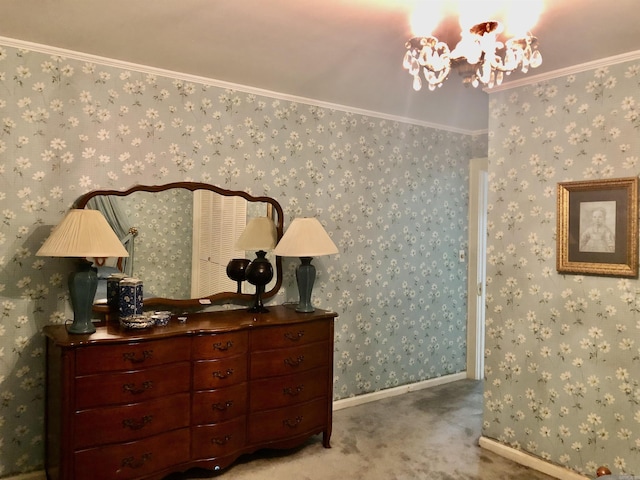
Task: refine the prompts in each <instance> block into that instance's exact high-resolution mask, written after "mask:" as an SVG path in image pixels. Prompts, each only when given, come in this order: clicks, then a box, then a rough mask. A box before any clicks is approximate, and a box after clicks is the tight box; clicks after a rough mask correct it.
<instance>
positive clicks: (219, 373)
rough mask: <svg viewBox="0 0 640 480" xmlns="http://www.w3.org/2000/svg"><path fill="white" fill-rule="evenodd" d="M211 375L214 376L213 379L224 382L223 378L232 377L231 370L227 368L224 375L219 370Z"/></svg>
mask: <svg viewBox="0 0 640 480" xmlns="http://www.w3.org/2000/svg"><path fill="white" fill-rule="evenodd" d="M212 375H213V376H214V378H219V379H220V380H224V379H225V378H227V377H230V376H231V375H233V369H232V368H229V369H228V370H227V372H226V373H223V372H221V371H220V370H216V371H215V372H213V374H212Z"/></svg>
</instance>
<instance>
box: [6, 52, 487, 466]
mask: <svg viewBox="0 0 640 480" xmlns="http://www.w3.org/2000/svg"><path fill="white" fill-rule="evenodd" d="M45 50H46V49H45ZM93 60H95V59H87V57H86V56H80V55H75V56H74V55H69V56H66V57H64V56H60V55H52V54H51V53H50V52H46V51H43V52H39V51H33V50H26V49H20V48H15V47H12V46H11V47H10V46H6V47H0V88H1V89H2V91H3V94H2V96H1V97H0V119H1V122H2V127H1V129H0V155H1V160H0V212H2V224H1V225H0V268H2V273H3V274H2V280H1V282H0V296H1V298H0V302H1V303H2V322H1V323H0V465H1V466H0V476H2V475H7V474H9V473H15V472H26V471H30V470H34V469H38V468H42V464H43V442H44V438H43V435H44V432H43V416H44V407H43V403H44V399H43V396H44V387H43V381H44V375H45V374H44V372H45V358H44V341H43V338H42V336H41V334H40V331H41V329H42V327H43V326H44V325H46V324H49V323H62V322H65V319H66V318H68V317H69V314H70V312H69V308H68V306H67V301H66V295H67V293H66V286H65V283H66V278H65V277H66V275H67V272H68V271H69V270H70V269H72V268H73V265H72V263H71V262H70V261H68V260H61V259H48V258H40V257H35V256H34V254H35V252H36V251H37V249H38V247H39V245H40V243H41V242H42V241H43V240H44V238H45V237H46V236H47V233H48V232H49V230H50V228H51V226H52V225H55V224H56V223H57V222H58V221H59V220H60V219H61V218H62V216H63V213H64V212H65V210H66V209H67V208H68V207H69V206H70V205H71V204H72V202H73V201H74V200H75V199H76V198H77V197H78V196H79V195H81V194H82V193H85V192H87V191H89V190H92V189H96V188H117V189H126V188H128V187H130V186H131V185H133V184H136V183H147V184H160V183H169V182H175V181H185V180H194V181H202V182H208V183H212V184H216V185H219V186H222V187H225V188H229V189H233V190H245V191H247V192H249V193H252V194H253V195H268V196H271V197H274V198H276V199H277V200H278V201H279V202H280V203H281V204H282V206H283V208H284V211H285V217H286V218H285V228H286V226H288V224H289V223H290V222H291V220H292V219H293V218H295V217H298V216H317V217H318V218H319V219H320V220H321V221H322V222H323V224H324V225H325V227H326V229H327V231H328V232H329V233H330V234H331V235H332V237H333V240H334V241H335V243H336V244H337V245H338V247H339V249H340V253H339V254H338V255H332V256H329V257H322V258H319V259H316V260H317V261H315V262H314V263H315V264H316V267H317V269H318V279H317V281H316V285H315V287H314V298H313V301H314V303H315V305H316V306H317V307H318V308H327V309H332V310H335V311H337V312H338V313H339V315H340V316H339V318H338V320H337V323H336V335H335V379H334V380H335V391H334V392H335V393H334V396H335V398H336V399H339V398H345V397H349V396H353V395H359V394H363V393H367V392H373V391H375V390H380V389H384V388H389V387H394V386H397V385H402V384H407V383H410V382H417V381H420V380H425V379H429V378H433V377H437V376H442V375H446V374H451V373H455V372H460V371H462V370H464V368H465V348H466V284H467V282H466V265H464V264H461V263H460V262H458V260H457V252H458V251H459V250H461V249H464V248H466V243H467V196H468V194H467V192H468V186H467V184H468V159H469V158H470V157H471V155H472V152H474V151H482V150H483V148H484V149H486V139H484V138H482V137H479V138H476V137H474V136H472V135H468V134H463V133H454V132H449V131H444V130H439V129H435V128H432V127H427V126H418V125H412V124H409V123H403V122H399V121H394V120H393V119H386V118H376V117H374V116H370V115H363V114H357V113H352V112H348V111H344V110H338V109H335V108H329V107H327V106H320V105H306V104H301V103H297V102H293V101H290V100H283V99H278V98H269V97H265V96H261V95H258V94H255V93H246V92H245V93H243V92H241V91H233V90H228V89H223V88H220V87H217V86H215V85H210V84H207V83H205V82H199V81H195V80H194V79H190V78H189V77H187V76H179V75H175V74H171V75H169V74H167V75H163V74H161V73H158V72H157V71H154V70H151V69H144V68H142V67H141V68H140V70H139V71H133V70H131V69H130V67H128V69H124V68H118V67H116V66H113V65H103V64H101V63H100V62H99V61H97V60H96V61H93ZM139 241H141V240H140V239H138V240H137V242H139ZM136 248H137V252H140V249H141V248H142V247H141V246H139V245H137V247H136ZM137 255H139V253H137ZM284 265H285V270H286V272H285V281H284V285H283V288H282V289H281V291H280V293H279V294H278V295H277V297H276V298H275V299H274V301H276V302H284V301H297V289H296V286H295V281H294V275H293V271H294V269H295V267H296V260H295V259H285V260H284ZM142 280H143V281H144V279H142Z"/></svg>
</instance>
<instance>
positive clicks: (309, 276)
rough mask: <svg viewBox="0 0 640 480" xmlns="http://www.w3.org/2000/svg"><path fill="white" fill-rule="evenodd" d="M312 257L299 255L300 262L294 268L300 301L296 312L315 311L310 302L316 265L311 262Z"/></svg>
mask: <svg viewBox="0 0 640 480" xmlns="http://www.w3.org/2000/svg"><path fill="white" fill-rule="evenodd" d="M312 259H313V258H312V257H300V261H301V262H302V263H301V264H300V265H299V266H298V268H297V270H296V280H297V281H298V292H299V294H300V302H299V303H298V306H297V308H296V312H301V313H311V312H313V311H315V308H313V305H312V304H311V291H312V290H313V283H314V282H315V280H316V267H314V266H313V265H312V264H311V260H312Z"/></svg>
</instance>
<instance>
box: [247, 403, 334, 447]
mask: <svg viewBox="0 0 640 480" xmlns="http://www.w3.org/2000/svg"><path fill="white" fill-rule="evenodd" d="M326 423H327V399H326V398H323V399H318V400H314V401H312V402H309V403H305V404H301V405H298V406H295V407H287V408H280V409H277V410H265V411H263V412H258V413H253V414H251V416H250V417H249V428H248V435H249V438H248V440H249V442H250V443H261V442H269V441H274V440H282V439H285V438H291V437H295V436H297V435H304V434H309V433H311V432H314V431H319V430H321V429H322V428H323V427H325V426H326Z"/></svg>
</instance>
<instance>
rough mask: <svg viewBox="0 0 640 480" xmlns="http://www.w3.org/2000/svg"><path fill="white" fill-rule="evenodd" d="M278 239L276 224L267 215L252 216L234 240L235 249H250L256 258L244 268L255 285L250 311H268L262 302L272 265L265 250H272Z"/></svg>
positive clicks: (250, 281)
mask: <svg viewBox="0 0 640 480" xmlns="http://www.w3.org/2000/svg"><path fill="white" fill-rule="evenodd" d="M277 241H278V233H277V231H276V224H275V223H273V220H271V219H270V218H268V217H253V218H252V219H251V220H249V223H247V226H246V227H245V229H244V231H243V232H242V234H240V237H239V238H238V241H237V242H236V249H237V250H251V251H255V252H256V258H255V259H254V260H253V261H252V262H251V263H250V264H249V265H248V266H247V268H246V272H245V275H246V278H247V281H248V282H249V283H251V284H252V285H255V286H256V294H255V300H254V304H253V306H252V307H251V308H250V309H249V311H250V312H255V313H264V312H268V311H269V310H267V308H266V307H265V306H264V304H263V302H262V294H263V293H264V287H265V285H266V284H267V283H269V282H270V281H271V279H272V278H273V266H272V265H271V263H270V262H269V260H267V258H265V257H266V255H267V250H273V247H275V246H276V242H277Z"/></svg>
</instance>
